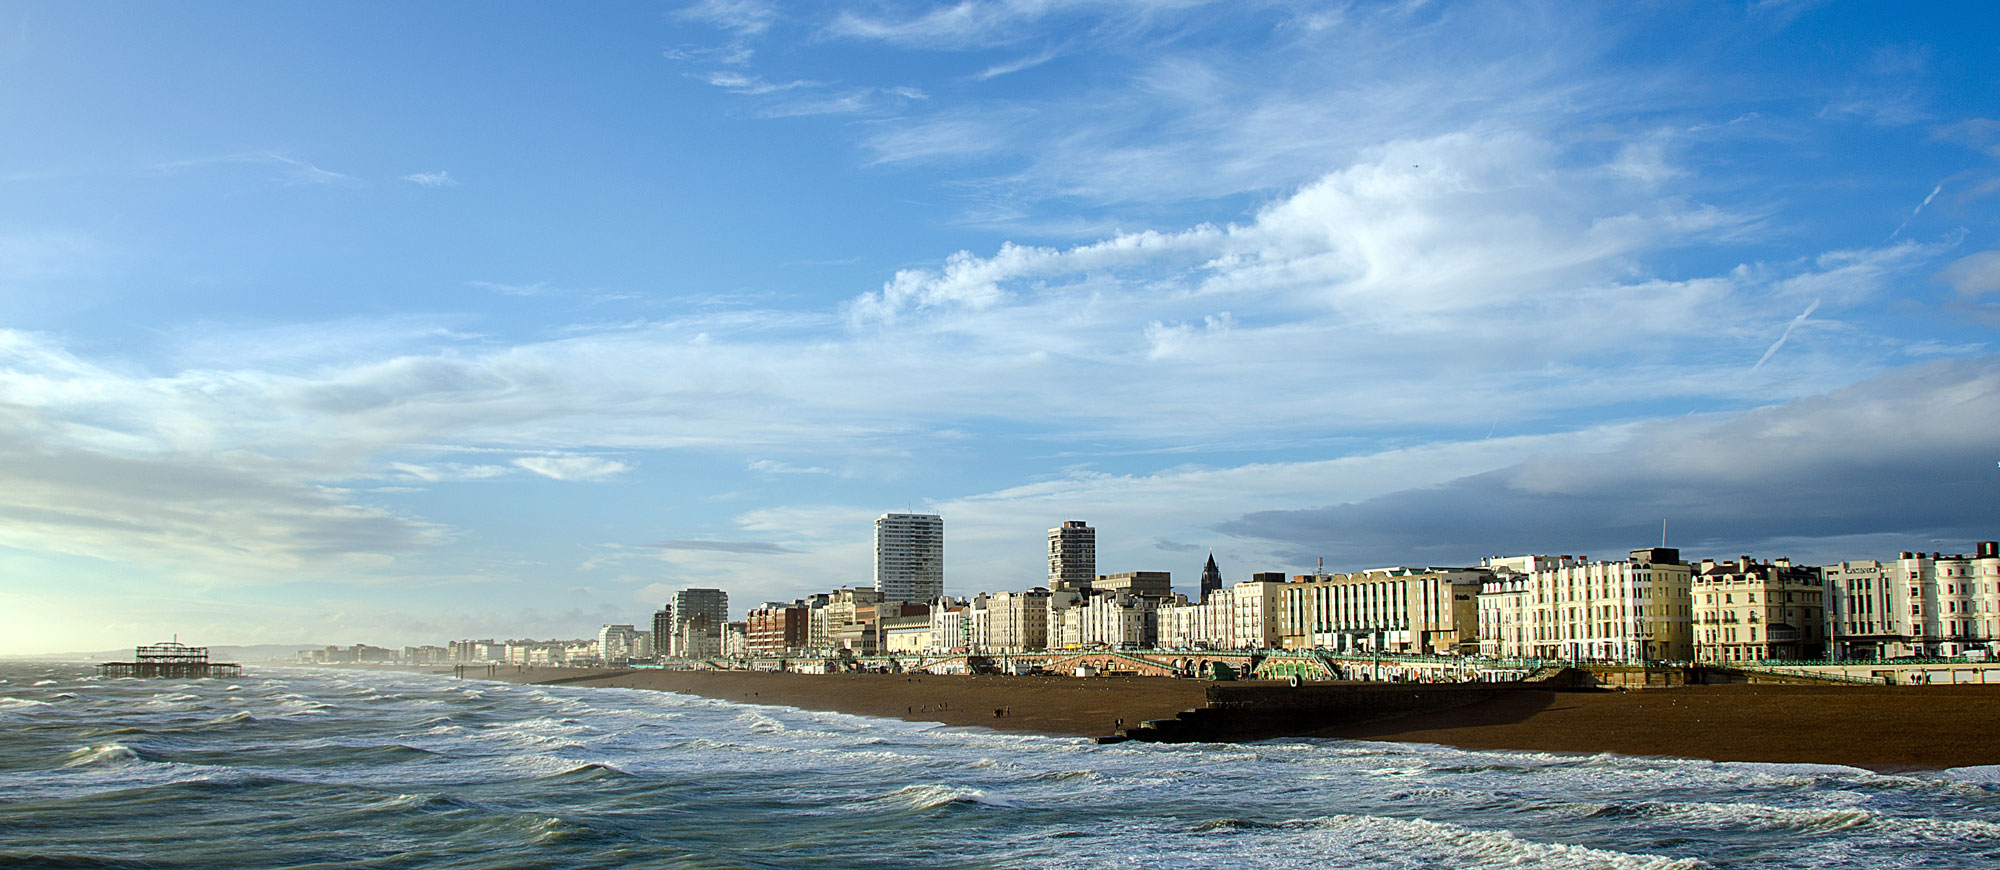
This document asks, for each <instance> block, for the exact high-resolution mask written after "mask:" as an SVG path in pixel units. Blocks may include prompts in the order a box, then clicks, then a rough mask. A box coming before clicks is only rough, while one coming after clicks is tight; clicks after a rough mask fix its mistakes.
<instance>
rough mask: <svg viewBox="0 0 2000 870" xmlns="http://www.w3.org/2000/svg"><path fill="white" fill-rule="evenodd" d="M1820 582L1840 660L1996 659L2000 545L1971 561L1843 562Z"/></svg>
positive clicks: (1985, 545) (1919, 556)
mask: <svg viewBox="0 0 2000 870" xmlns="http://www.w3.org/2000/svg"><path fill="white" fill-rule="evenodd" d="M1820 577H1821V581H1822V582H1823V583H1824V584H1825V585H1824V589H1825V592H1826V618H1827V624H1828V627H1829V628H1830V629H1831V631H1830V634H1831V636H1832V641H1833V646H1834V649H1833V654H1834V655H1835V656H1836V657H1838V658H1844V659H1878V660H1879V659H1889V658H1895V657H1898V656H1921V657H1926V658H1929V657H1939V656H1956V655H1963V654H1965V653H1967V652H1974V651H1977V652H1980V653H1982V654H1990V653H1992V652H1995V651H1996V650H1995V646H1996V642H2000V542H1994V541H1980V542H1978V543H1977V544H1975V545H1974V549H1973V555H1971V556H1969V557H1968V556H1965V555H1962V554H1955V555H1950V556H1947V555H1944V554H1942V553H1930V554H1924V553H1916V552H1904V553H1902V554H1900V555H1899V556H1898V557H1897V558H1896V559H1895V561H1892V562H1876V561H1851V562H1841V563H1839V564H1836V565H1828V566H1826V567H1824V568H1821V569H1820Z"/></svg>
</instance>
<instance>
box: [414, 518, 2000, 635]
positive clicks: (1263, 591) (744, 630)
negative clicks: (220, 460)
mask: <svg viewBox="0 0 2000 870" xmlns="http://www.w3.org/2000/svg"><path fill="white" fill-rule="evenodd" d="M942 528H943V525H942V520H941V519H940V518H939V517H937V516H936V515H930V514H885V515H883V516H882V517H881V518H880V519H878V521H877V540H876V544H877V548H876V553H877V577H876V581H877V585H876V587H875V588H867V587H862V588H841V589H836V590H834V591H832V592H829V593H819V594H816V595H813V596H810V597H808V598H803V599H800V600H797V601H793V602H789V603H781V602H766V603H765V604H763V605H761V606H759V607H758V608H756V609H753V610H752V611H751V612H750V614H749V617H748V618H747V619H746V620H745V621H743V622H740V623H729V622H727V621H726V617H727V613H728V604H727V601H728V599H727V595H726V593H724V592H723V591H722V590H719V589H686V590H682V591H681V592H679V593H677V594H676V595H675V597H674V600H672V601H670V602H668V603H666V604H665V605H663V606H662V607H661V608H660V610H659V611H658V612H657V613H655V614H653V631H651V632H646V631H641V630H638V629H637V628H635V627H634V626H630V625H606V626H604V628H603V630H602V631H600V635H599V638H598V640H597V641H596V642H595V643H591V644H589V647H590V649H589V651H588V653H584V652H583V651H580V650H577V649H565V648H559V647H557V646H553V645H532V646H530V645H527V644H523V645H521V646H519V647H514V646H508V647H506V648H504V649H502V648H500V647H499V646H498V645H494V644H493V643H492V642H491V641H454V642H453V643H452V644H451V645H450V646H449V647H447V648H440V649H439V650H438V651H437V653H436V655H435V657H436V658H439V659H445V660H450V661H454V662H462V661H500V660H505V661H515V662H520V663H523V664H530V663H547V662H559V661H565V660H566V661H578V660H582V659H584V658H586V657H589V658H597V659H602V660H604V661H623V660H631V659H642V658H645V657H647V656H649V655H651V654H652V652H653V650H652V649H649V641H650V642H651V645H652V646H653V647H656V648H657V649H658V652H659V653H660V654H661V655H662V656H667V655H672V656H678V657H682V658H715V657H732V658H739V657H801V656H803V657H807V658H823V659H827V660H831V659H834V658H844V657H850V656H859V655H876V654H882V653H893V654H940V653H941V654H954V655H955V654H973V655H1010V654H1023V653H1034V652H1043V651H1063V650H1089V649H1107V648H1109V649H1127V648H1143V647H1160V646H1165V647H1173V648H1178V649H1215V650H1229V649H1236V650H1257V649H1272V648H1282V649H1319V650H1327V651H1333V652H1342V653H1350V654H1352V653H1371V652H1381V653H1400V654H1420V655H1467V656H1486V657H1492V658H1526V659H1543V660H1570V661H1578V660H1587V661H1604V662H1630V663H1639V662H1653V661H1699V662H1703V663H1709V664H1716V665H1723V666H1729V665H1741V664H1752V663H1757V662H1769V661H1801V660H1815V659H1821V658H1834V659H1845V660H1852V659H1876V658H1893V657H1898V656H1925V657H1930V656H1955V655H1961V654H1967V653H1972V654H1979V655H1985V654H1990V653H1993V652H1997V651H2000V543H1995V542H1991V541H1985V542H1980V543H1978V544H1977V546H1976V548H1975V552H1974V555H1972V556H1969V557H1968V556H1964V555H1951V556H1945V555H1942V554H1938V553H1931V554H1928V555H1927V554H1923V553H1911V552H1906V553H1903V554H1901V556H1900V557H1899V558H1898V559H1896V560H1893V561H1887V562H1879V561H1849V562H1842V563H1839V564H1837V565H1831V566H1827V567H1825V568H1813V567H1807V566H1802V565H1794V564H1792V563H1791V562H1790V561H1789V560H1786V559H1776V560H1772V561H1770V562H1758V561H1756V560H1753V559H1751V558H1749V557H1747V556H1745V557H1740V558H1737V559H1732V560H1715V559H1707V560H1702V561H1700V562H1696V563H1693V564H1690V563H1688V562H1685V561H1683V560H1682V559H1681V557H1680V551H1679V550H1677V549H1673V548H1668V547H1646V548H1640V549H1635V550H1632V551H1631V552H1630V553H1629V554H1628V557H1627V558H1626V559H1624V560H1619V561H1594V560H1591V559H1588V558H1585V557H1580V556H1568V555H1563V556H1546V555H1527V556H1511V557H1493V558H1488V559H1485V560H1483V561H1482V562H1481V563H1480V565H1479V566H1477V567H1471V568H1452V567H1428V568H1408V567H1394V568H1378V569H1372V570H1364V571H1356V572H1352V573H1347V574H1330V573H1327V572H1326V571H1325V570H1324V567H1323V566H1322V568H1321V569H1320V570H1318V571H1316V572H1315V573H1313V574H1301V575H1297V576H1294V577H1291V578H1290V579H1289V580H1288V579H1287V578H1286V577H1285V575H1283V574H1280V573H1277V572H1264V573H1259V574H1254V575H1252V578H1251V579H1250V580H1248V581H1245V582H1241V583H1237V584H1234V585H1231V586H1225V585H1223V584H1222V578H1221V571H1220V570H1219V568H1218V567H1217V566H1216V563H1215V558H1214V555H1213V554H1210V555H1209V557H1208V559H1207V561H1206V564H1205V565H1204V566H1203V569H1202V572H1201V580H1200V581H1199V586H1198V588H1199V595H1198V597H1197V598H1195V599H1194V600H1190V599H1189V598H1187V597H1186V596H1182V595H1177V594H1175V593H1174V592H1173V579H1172V575H1171V574H1170V573H1168V572H1165V571H1127V572H1122V573H1114V574H1092V575H1088V576H1085V574H1084V569H1085V568H1094V567H1095V532H1094V530H1092V529H1091V528H1090V527H1089V526H1088V525H1087V524H1085V523H1084V522H1082V521H1080V520H1069V521H1065V522H1063V523H1062V525H1060V526H1058V527H1057V528H1053V529H1050V530H1049V552H1048V559H1049V570H1050V575H1049V576H1050V585H1049V586H1036V587H1033V588H1030V589H1026V590H1020V591H1000V592H988V593H980V594H977V595H974V596H972V597H970V598H954V597H947V596H943V595H941V594H939V595H932V596H928V597H926V598H924V599H923V600H920V601H919V600H906V599H903V598H901V597H900V596H907V595H914V594H915V593H914V592H913V591H910V590H914V589H915V588H917V587H918V586H920V585H923V584H927V583H931V582H933V581H932V580H927V579H924V578H923V576H921V575H922V572H914V573H912V572H909V571H906V570H905V569H907V568H909V567H910V566H912V565H931V566H935V565H937V564H938V563H940V562H941V560H942ZM899 571H902V572H903V574H904V579H902V580H897V579H894V578H895V576H896V575H897V573H898V572H899ZM934 582H935V583H936V584H937V585H938V586H939V587H941V585H942V579H941V571H940V572H938V576H937V577H936V578H935V581H934ZM884 587H886V588H888V589H891V590H894V589H903V590H905V591H903V592H901V593H893V594H892V592H890V591H885V588H884ZM385 654H387V653H386V651H385ZM409 657H410V658H416V656H415V655H412V656H409ZM824 666H826V667H831V666H832V665H824Z"/></svg>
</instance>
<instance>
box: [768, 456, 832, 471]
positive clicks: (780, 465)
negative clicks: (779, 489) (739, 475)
mask: <svg viewBox="0 0 2000 870" xmlns="http://www.w3.org/2000/svg"><path fill="white" fill-rule="evenodd" d="M748 467H749V469H750V470H751V471H755V472H758V473H760V474H832V473H833V472H831V471H828V470H827V469H824V468H821V467H819V466H817V465H809V466H798V465H792V464H790V463H787V462H779V461H778V460H775V459H753V460H751V461H750V463H749V466H748Z"/></svg>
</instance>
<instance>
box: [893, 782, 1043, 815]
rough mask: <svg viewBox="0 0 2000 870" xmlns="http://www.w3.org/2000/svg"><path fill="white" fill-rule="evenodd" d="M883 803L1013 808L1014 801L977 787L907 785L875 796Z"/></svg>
mask: <svg viewBox="0 0 2000 870" xmlns="http://www.w3.org/2000/svg"><path fill="white" fill-rule="evenodd" d="M873 800H875V801H877V802H881V803H889V804H898V805H901V806H905V807H908V808H910V809H912V810H934V809H939V808H941V807H950V806H981V807H999V808H1003V809H1012V808H1013V807H1014V803H1013V802H1012V801H1009V800H1007V799H1005V798H1001V797H996V796H994V795H991V794H987V793H986V792H984V791H981V790H979V789H976V788H961V787H957V786H949V785H935V784H932V785H906V786H904V787H902V788H899V789H896V790H895V791H892V792H890V793H888V794H885V795H881V796H878V797H876V798H873Z"/></svg>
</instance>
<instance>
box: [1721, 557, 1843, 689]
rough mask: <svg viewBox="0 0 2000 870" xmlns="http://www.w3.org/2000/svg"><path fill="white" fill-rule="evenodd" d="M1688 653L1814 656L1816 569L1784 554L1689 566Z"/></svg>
mask: <svg viewBox="0 0 2000 870" xmlns="http://www.w3.org/2000/svg"><path fill="white" fill-rule="evenodd" d="M1692 582H1693V584H1694V588H1693V593H1694V594H1693V596H1692V598H1691V600H1692V602H1693V610H1692V612H1693V621H1694V658H1695V661H1698V662H1703V663H1707V664H1720V665H1729V664H1739V663H1744V662H1760V661H1773V660H1775V661H1798V660H1802V659H1817V658H1820V657H1821V656H1823V655H1825V651H1826V605H1825V602H1824V600H1823V596H1822V592H1823V589H1822V586H1821V580H1820V572H1819V570H1818V569H1814V568H1807V567H1804V566H1795V565H1793V564H1792V563H1791V561H1790V560H1788V559H1778V560H1775V561H1771V562H1757V561H1753V560H1752V559H1751V558H1750V557H1749V556H1744V557H1742V558H1740V559H1737V560H1735V561H1733V562H1717V561H1715V560H1713V559H1703V560H1702V561H1701V562H1700V563H1699V564H1698V565H1696V566H1695V568H1694V572H1693V577H1692Z"/></svg>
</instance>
